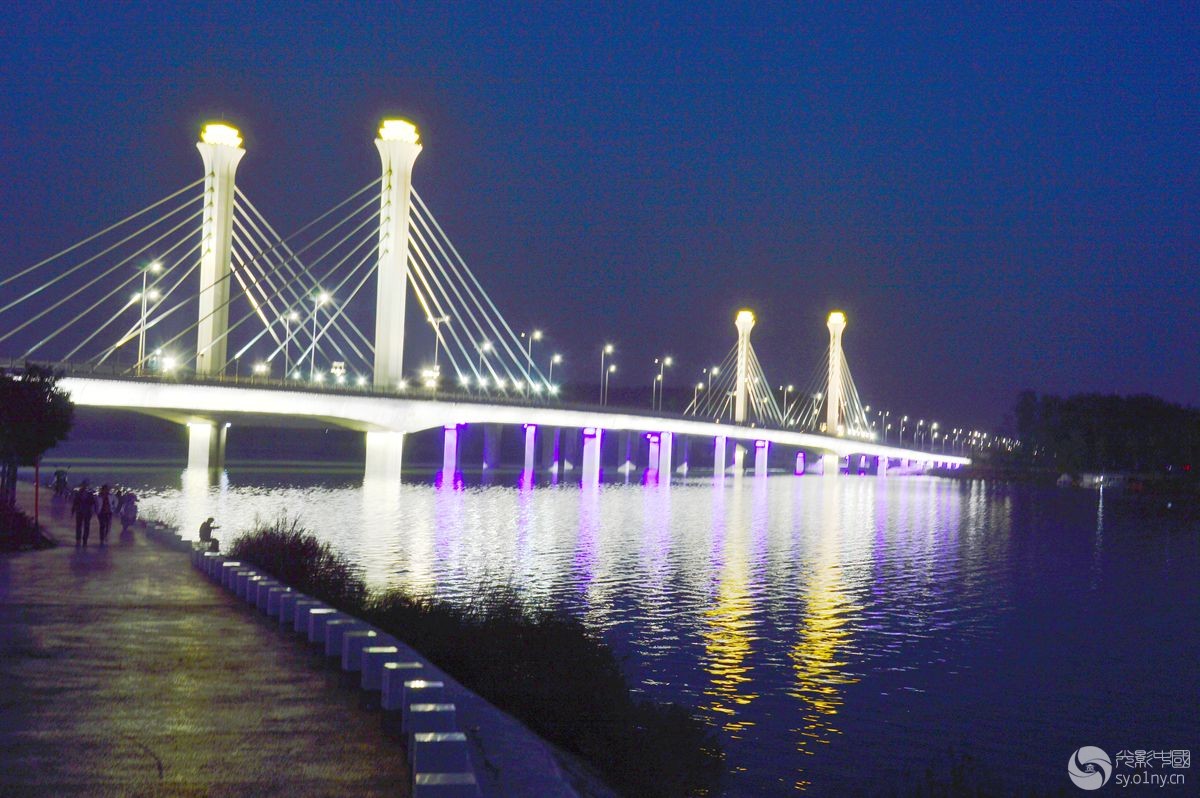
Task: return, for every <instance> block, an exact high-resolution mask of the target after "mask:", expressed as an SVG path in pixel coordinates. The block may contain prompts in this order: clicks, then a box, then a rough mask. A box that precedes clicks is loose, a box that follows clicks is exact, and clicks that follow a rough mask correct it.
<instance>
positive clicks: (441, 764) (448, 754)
mask: <svg viewBox="0 0 1200 798" xmlns="http://www.w3.org/2000/svg"><path fill="white" fill-rule="evenodd" d="M409 759H410V760H411V761H412V769H413V773H470V772H472V768H471V754H470V752H469V750H468V748H467V735H465V734H463V733H462V732H422V733H420V734H414V735H413V738H412V754H411V756H410V757H409Z"/></svg>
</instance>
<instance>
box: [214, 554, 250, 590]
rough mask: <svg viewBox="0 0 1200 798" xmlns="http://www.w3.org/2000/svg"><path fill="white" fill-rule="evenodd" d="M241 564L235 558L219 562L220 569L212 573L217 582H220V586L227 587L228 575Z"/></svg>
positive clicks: (240, 566)
mask: <svg viewBox="0 0 1200 798" xmlns="http://www.w3.org/2000/svg"><path fill="white" fill-rule="evenodd" d="M242 567H243V565H242V564H241V563H240V562H238V561H237V560H225V561H224V562H222V563H221V569H220V570H219V571H217V572H216V573H214V574H213V576H214V577H215V579H216V581H217V582H220V583H221V587H229V575H230V574H232V573H233V572H234V571H236V570H237V569H238V568H242Z"/></svg>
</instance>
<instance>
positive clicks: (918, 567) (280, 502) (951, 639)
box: [117, 469, 1200, 796]
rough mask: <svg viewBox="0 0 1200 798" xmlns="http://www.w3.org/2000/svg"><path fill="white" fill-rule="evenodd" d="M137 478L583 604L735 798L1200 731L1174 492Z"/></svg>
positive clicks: (953, 773) (464, 582) (162, 497)
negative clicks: (702, 739) (717, 757)
mask: <svg viewBox="0 0 1200 798" xmlns="http://www.w3.org/2000/svg"><path fill="white" fill-rule="evenodd" d="M117 476H119V478H120V479H121V481H123V482H124V483H126V484H129V485H131V486H134V487H136V488H138V489H139V492H141V493H142V494H143V496H144V501H143V510H144V512H147V513H149V514H150V515H155V516H158V517H160V518H163V519H166V520H170V521H174V522H176V523H178V524H179V525H180V526H181V527H182V528H185V529H189V530H190V529H195V528H196V526H197V525H198V523H199V521H200V520H201V519H203V518H204V517H206V516H208V515H213V516H215V517H216V518H217V519H218V522H219V523H220V524H221V526H222V527H223V529H222V531H221V532H219V533H218V536H219V537H221V538H223V539H225V540H226V541H228V540H229V539H230V538H232V537H234V536H236V533H237V531H238V530H243V529H246V528H248V527H249V526H251V525H252V524H253V522H254V521H255V519H256V517H257V518H264V519H270V518H274V517H276V516H278V515H279V514H280V513H285V514H288V515H291V516H298V517H299V518H300V519H301V520H302V522H303V523H304V525H305V526H307V527H308V528H309V529H311V530H312V531H313V532H315V533H317V534H318V535H319V536H321V537H322V538H324V539H326V540H328V541H330V542H331V543H333V544H334V545H335V546H336V547H337V548H338V549H340V550H341V551H342V552H343V553H345V554H346V555H347V556H349V557H350V558H351V559H352V560H354V561H355V562H356V563H359V564H360V565H361V567H362V569H363V573H364V574H365V576H366V578H367V580H368V581H369V582H370V583H371V584H373V585H377V586H384V585H399V586H404V587H407V588H410V589H412V590H415V591H418V592H421V593H428V594H435V595H438V596H443V597H447V598H452V599H453V598H456V597H462V596H465V595H468V594H470V593H471V592H472V591H474V590H475V589H477V588H478V587H479V586H480V585H484V584H488V583H504V584H511V585H512V586H514V587H515V588H516V589H517V590H518V591H520V592H521V593H522V594H523V595H525V596H526V597H528V598H529V599H531V600H534V601H544V602H548V603H550V604H552V605H554V606H559V607H563V608H565V609H566V610H567V611H569V612H571V613H573V614H575V615H577V616H578V617H580V618H582V619H583V620H584V622H585V623H586V624H587V625H588V626H589V627H591V628H592V629H594V630H596V631H597V632H599V633H600V634H602V635H603V636H604V638H605V639H606V640H608V641H609V642H610V643H611V644H612V645H613V646H614V647H615V648H616V650H617V651H618V653H619V654H620V655H621V657H622V658H623V661H624V663H625V667H626V670H627V672H628V674H629V676H630V678H631V680H632V682H633V683H634V684H635V685H636V686H637V688H638V689H640V690H642V691H644V692H645V694H647V695H648V696H650V697H652V698H655V699H660V700H671V701H679V702H683V703H685V704H687V705H690V706H692V707H695V708H697V709H698V710H699V712H700V714H701V715H702V716H703V717H704V718H705V719H707V721H708V722H709V723H711V724H712V725H713V726H714V727H715V728H716V729H717V731H718V734H719V736H720V739H721V741H722V743H723V745H724V747H725V750H726V752H727V764H728V770H729V775H728V778H727V780H726V784H725V788H724V794H725V795H728V796H741V795H751V796H756V795H784V794H790V793H794V792H805V793H807V794H812V795H852V794H879V793H883V794H896V795H906V794H911V793H914V792H916V791H917V790H919V789H920V788H922V786H923V785H925V784H926V783H927V781H928V780H930V779H932V781H933V782H935V783H939V784H946V785H950V784H952V783H956V781H957V782H965V783H967V784H971V785H975V786H976V787H978V788H981V789H983V790H984V791H986V792H987V793H989V794H1009V793H1012V792H1016V791H1027V792H1030V793H1032V794H1043V793H1058V792H1059V791H1063V792H1064V793H1066V792H1068V791H1070V792H1072V793H1073V791H1074V790H1075V788H1074V787H1073V786H1071V784H1070V783H1069V781H1068V778H1067V773H1066V764H1067V761H1068V758H1069V757H1070V755H1071V754H1072V752H1073V751H1074V750H1075V749H1077V748H1079V747H1080V746H1083V745H1095V746H1100V747H1101V748H1104V749H1105V750H1106V751H1109V753H1110V755H1111V754H1113V753H1115V752H1116V751H1119V750H1122V749H1128V750H1135V749H1139V748H1140V749H1148V750H1159V749H1181V748H1188V749H1190V748H1193V747H1195V746H1194V745H1193V744H1194V743H1196V742H1197V741H1198V740H1200V736H1198V734H1197V731H1198V722H1197V714H1196V712H1197V707H1198V706H1200V678H1198V676H1197V668H1196V665H1197V662H1200V645H1198V643H1197V631H1196V630H1197V621H1198V620H1200V587H1198V585H1200V579H1198V574H1200V569H1198V566H1200V534H1198V530H1197V528H1196V526H1197V525H1196V523H1195V522H1194V521H1190V522H1189V521H1187V520H1186V519H1184V518H1183V517H1182V515H1181V513H1180V512H1179V511H1178V509H1177V508H1170V507H1167V506H1166V501H1165V500H1152V499H1141V498H1135V497H1128V496H1121V495H1114V494H1113V493H1112V492H1111V491H1109V492H1108V493H1105V494H1101V493H1097V492H1084V491H1074V490H1066V491H1063V490H1057V489H1044V488H1035V487H1028V486H1012V485H1008V484H997V483H985V482H981V481H974V482H968V481H956V480H947V479H939V478H930V477H889V478H878V477H856V476H845V475H843V476H840V477H824V478H823V477H812V476H806V477H793V476H787V475H779V476H771V477H766V478H755V477H753V476H749V475H748V476H745V477H739V478H734V477H732V476H729V477H726V478H724V479H722V480H717V481H714V480H713V479H712V478H711V477H710V478H704V479H701V478H695V479H690V480H683V481H676V482H675V483H674V484H671V485H669V486H643V485H640V484H606V485H603V486H601V487H600V488H598V489H581V488H580V487H579V486H578V485H577V484H575V485H570V484H565V485H558V486H538V487H532V488H526V489H519V488H517V487H511V486H509V485H510V484H515V483H516V480H515V478H514V479H513V480H508V481H506V484H505V485H502V486H490V487H484V486H477V487H471V486H469V485H468V486H467V487H465V488H460V489H457V490H456V489H453V488H451V487H437V486H435V485H434V484H433V482H432V480H431V479H420V478H415V479H414V480H412V481H407V482H406V483H405V484H402V485H396V484H395V483H394V482H390V481H388V482H376V481H365V482H364V480H363V478H362V477H361V475H354V474H347V473H344V472H343V473H328V472H307V473H305V472H297V473H293V474H291V475H288V476H284V477H280V476H278V475H267V474H261V473H254V472H248V471H247V472H239V471H237V470H236V469H235V470H234V471H232V472H231V473H228V474H224V475H222V476H221V477H220V478H219V479H218V480H217V481H216V484H211V485H210V484H208V479H207V478H206V477H205V476H203V475H201V476H190V475H188V474H186V473H185V474H184V475H183V476H180V474H179V472H178V471H171V472H158V471H153V470H145V469H141V470H136V471H130V472H129V473H128V474H124V475H117ZM502 481H504V480H502ZM634 482H635V483H637V482H638V480H636V479H635V480H634ZM1196 777H1197V778H1198V779H1200V774H1197V776H1196ZM1191 778H1192V776H1191V772H1190V771H1189V772H1188V779H1189V780H1190V779H1191ZM1190 786H1192V787H1193V788H1194V785H1190ZM1168 792H1169V790H1168Z"/></svg>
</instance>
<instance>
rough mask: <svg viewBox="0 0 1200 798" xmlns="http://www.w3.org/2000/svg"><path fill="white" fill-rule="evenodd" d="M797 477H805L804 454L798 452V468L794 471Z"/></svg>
mask: <svg viewBox="0 0 1200 798" xmlns="http://www.w3.org/2000/svg"><path fill="white" fill-rule="evenodd" d="M792 473H793V474H795V475H796V476H798V477H800V476H804V452H796V467H795V468H794V469H792Z"/></svg>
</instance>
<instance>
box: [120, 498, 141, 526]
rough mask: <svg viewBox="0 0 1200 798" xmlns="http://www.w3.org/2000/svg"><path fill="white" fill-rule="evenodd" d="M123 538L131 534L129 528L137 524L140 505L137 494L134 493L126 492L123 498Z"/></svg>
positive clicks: (121, 512)
mask: <svg viewBox="0 0 1200 798" xmlns="http://www.w3.org/2000/svg"><path fill="white" fill-rule="evenodd" d="M119 514H120V516H121V536H122V537H124V536H125V534H126V533H127V532H129V527H131V526H133V525H134V524H135V523H137V517H138V505H137V494H136V493H134V492H133V491H131V490H130V491H126V492H125V495H124V496H122V497H121V509H120V513H119Z"/></svg>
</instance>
